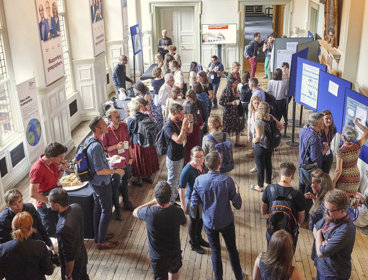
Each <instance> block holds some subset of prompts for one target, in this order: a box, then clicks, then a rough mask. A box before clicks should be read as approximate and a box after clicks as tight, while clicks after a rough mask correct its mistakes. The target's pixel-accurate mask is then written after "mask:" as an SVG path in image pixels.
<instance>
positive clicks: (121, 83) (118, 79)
mask: <svg viewBox="0 0 368 280" xmlns="http://www.w3.org/2000/svg"><path fill="white" fill-rule="evenodd" d="M127 63H128V58H127V56H126V55H121V56H120V57H119V63H118V64H116V66H115V68H114V71H113V72H112V82H113V83H114V88H115V93H116V97H118V95H119V90H120V89H121V88H123V89H126V81H128V82H131V83H132V84H133V83H134V81H133V80H132V79H130V78H129V77H127V75H126V66H125V65H126V64H127Z"/></svg>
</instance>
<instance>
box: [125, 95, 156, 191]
mask: <svg viewBox="0 0 368 280" xmlns="http://www.w3.org/2000/svg"><path fill="white" fill-rule="evenodd" d="M148 104H149V103H148V102H147V101H146V100H145V99H144V98H142V97H135V98H134V99H132V101H130V102H129V104H128V106H129V110H130V116H131V117H130V118H128V119H127V125H128V130H129V133H130V137H131V139H132V144H133V156H134V160H133V164H132V168H133V176H135V177H136V178H137V179H136V180H135V181H133V182H132V183H133V185H136V186H140V187H141V186H143V182H142V181H145V182H147V183H149V184H152V183H153V180H152V175H153V174H154V173H155V172H156V171H157V170H158V169H159V165H158V158H157V152H156V148H155V146H149V147H142V146H141V145H139V143H138V141H139V140H138V139H139V137H140V134H138V128H139V125H138V124H139V122H142V121H143V120H144V119H145V118H149V115H148V114H146V111H147V107H146V106H147V105H148Z"/></svg>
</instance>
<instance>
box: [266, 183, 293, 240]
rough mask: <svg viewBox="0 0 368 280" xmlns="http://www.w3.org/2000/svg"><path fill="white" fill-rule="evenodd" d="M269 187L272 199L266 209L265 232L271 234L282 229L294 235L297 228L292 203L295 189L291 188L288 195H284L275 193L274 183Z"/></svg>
mask: <svg viewBox="0 0 368 280" xmlns="http://www.w3.org/2000/svg"><path fill="white" fill-rule="evenodd" d="M269 188H271V189H270V190H271V195H272V201H270V207H269V209H268V216H267V232H268V233H269V234H270V236H272V234H273V233H274V232H276V231H278V230H280V229H284V230H286V231H287V232H289V233H290V234H291V236H293V237H294V236H295V234H296V233H297V232H298V229H299V226H298V222H297V220H296V218H295V216H294V213H293V205H292V204H293V198H294V197H295V193H296V190H294V189H292V191H291V192H290V193H289V194H288V196H287V197H284V196H280V195H277V193H276V192H277V190H276V187H275V185H270V186H269Z"/></svg>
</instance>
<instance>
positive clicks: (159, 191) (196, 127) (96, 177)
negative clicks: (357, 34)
mask: <svg viewBox="0 0 368 280" xmlns="http://www.w3.org/2000/svg"><path fill="white" fill-rule="evenodd" d="M162 35H163V37H162V38H161V39H160V41H159V44H158V52H159V53H158V54H157V55H156V56H155V57H156V59H157V61H158V66H157V67H155V68H154V69H153V79H152V87H153V91H152V92H150V91H149V90H148V88H147V87H146V86H145V85H144V84H143V83H141V82H138V83H136V84H135V86H134V88H135V97H133V98H132V99H131V101H130V102H129V117H128V118H127V119H125V120H122V118H121V115H120V113H119V111H118V110H117V109H115V108H110V109H109V110H108V111H107V112H106V114H105V118H103V117H101V116H96V117H94V118H93V119H92V120H91V121H90V123H89V127H90V130H91V132H92V136H91V137H90V138H89V139H87V141H86V146H87V148H86V157H87V160H88V165H89V169H90V173H91V180H90V181H89V184H90V186H91V187H92V188H93V191H94V193H93V195H94V209H93V227H94V236H95V242H96V244H97V245H96V246H97V249H99V250H105V249H112V248H115V247H116V246H118V241H117V238H116V236H114V234H113V233H109V232H108V230H107V229H108V225H109V223H110V220H111V217H112V215H113V216H114V218H115V219H116V220H121V219H122V215H121V208H123V209H125V210H127V211H132V212H133V215H134V216H135V217H137V218H139V219H141V220H144V221H145V222H146V224H147V234H148V242H149V249H148V251H149V255H150V263H151V268H152V271H153V275H154V278H155V279H177V278H178V276H179V270H180V268H181V266H182V255H181V244H180V225H185V224H186V215H188V216H189V226H188V233H189V237H190V241H189V243H190V245H191V248H192V250H193V251H195V252H196V253H198V254H205V253H206V250H205V249H204V248H210V249H209V250H210V251H211V259H212V266H213V271H214V276H215V279H223V267H222V260H221V246H220V237H219V236H220V233H221V235H222V237H223V239H224V241H225V244H226V248H227V250H228V254H229V260H230V263H231V267H232V270H233V272H234V276H235V278H236V279H238V280H240V279H244V278H245V276H246V274H245V272H244V271H243V269H242V266H241V263H240V260H239V253H238V250H237V246H236V234H235V232H236V230H235V225H236V223H235V221H234V215H233V212H232V208H231V204H232V205H233V207H234V208H235V209H240V208H241V207H242V198H241V195H240V187H241V186H239V185H238V183H237V182H236V181H235V180H234V179H233V178H232V177H231V174H229V171H231V169H233V168H234V162H233V161H232V160H233V155H232V154H233V151H234V150H235V149H238V151H240V150H241V149H245V146H246V145H249V148H251V149H250V153H249V154H248V157H249V158H254V164H255V168H252V170H251V172H256V173H257V181H256V182H255V183H254V185H252V186H251V188H250V189H251V190H254V191H259V192H263V195H262V201H260V202H259V203H260V206H261V207H260V208H261V213H262V214H263V215H267V224H266V227H267V231H266V240H267V252H264V253H260V255H259V256H258V257H257V259H256V261H255V265H254V271H253V279H304V277H303V275H302V273H301V272H300V271H298V269H297V268H296V267H294V266H293V265H292V259H293V254H294V252H295V250H296V247H297V241H298V233H299V232H298V229H299V226H300V225H302V226H303V225H304V226H305V225H306V227H307V228H310V229H311V231H312V232H311V235H312V234H313V237H314V244H313V248H311V250H312V259H313V260H314V263H315V266H316V268H317V279H349V277H350V273H351V252H352V249H353V246H354V240H355V227H354V225H353V223H352V220H351V218H350V217H349V215H348V208H349V198H350V197H351V196H354V195H355V194H356V192H358V191H359V170H358V169H357V167H356V162H357V159H358V155H359V152H360V149H361V147H362V145H364V143H365V142H366V141H367V139H368V129H367V128H366V127H364V126H363V125H362V124H361V123H360V122H359V121H360V120H359V119H354V122H353V123H354V125H355V126H357V127H358V128H359V129H360V131H361V132H362V133H361V135H360V137H359V139H357V138H358V133H357V131H356V129H355V128H354V127H352V126H345V127H344V129H343V131H342V140H343V144H342V146H341V147H338V148H337V149H336V153H335V154H336V169H335V172H334V175H333V177H332V179H331V177H330V175H329V173H330V169H331V167H332V163H333V158H334V157H333V154H334V153H333V151H332V149H331V143H332V139H333V138H334V137H335V135H336V128H335V126H334V124H333V116H332V114H331V112H329V111H328V110H326V111H323V112H322V113H316V112H312V113H311V114H310V115H309V118H308V122H307V124H306V126H305V127H304V128H302V129H301V131H300V134H299V135H300V146H299V161H298V165H297V167H296V166H295V165H294V163H292V162H283V163H282V164H281V165H280V168H279V181H278V182H277V183H272V180H273V176H272V175H273V174H272V173H273V165H272V161H273V157H275V154H274V150H275V149H276V148H278V144H276V140H275V135H277V131H279V130H281V129H282V128H283V127H284V126H287V105H288V92H287V88H288V85H287V84H288V71H287V69H288V65H286V64H285V65H284V66H285V67H283V68H284V69H279V68H278V69H276V70H275V71H274V72H273V73H271V71H269V70H270V68H269V67H268V66H267V67H268V68H265V70H266V71H267V77H268V78H271V76H272V80H271V79H270V81H269V82H268V86H267V91H265V90H264V89H262V88H261V87H260V85H259V81H258V79H257V78H255V77H254V74H255V71H256V65H257V56H258V49H259V48H261V47H262V46H264V50H265V51H266V50H267V51H268V52H270V51H272V44H273V41H274V38H275V36H276V35H275V34H274V33H273V34H270V36H269V37H268V39H267V41H262V43H261V42H260V35H259V33H256V34H255V35H254V41H252V43H251V45H250V47H247V50H246V51H247V52H248V53H249V55H248V57H249V58H250V63H251V72H247V71H245V72H244V73H243V75H241V74H240V64H239V63H238V62H234V63H233V65H232V70H231V72H230V73H229V74H228V76H227V82H226V86H225V88H224V89H223V90H222V92H221V93H219V94H218V89H219V85H220V81H221V78H223V77H224V67H223V65H222V64H221V62H220V61H219V60H218V58H217V57H216V56H212V58H211V62H210V63H209V65H208V67H206V68H205V69H204V70H201V68H200V67H199V65H198V63H196V62H192V64H191V69H190V73H189V79H188V81H185V79H184V75H183V73H182V71H181V63H182V62H181V60H180V56H179V55H178V54H177V53H176V47H175V46H173V45H172V40H171V39H170V38H169V37H167V31H166V30H164V31H163V32H162ZM126 63H127V58H126V57H125V56H122V57H121V58H120V63H119V64H118V65H117V66H116V68H115V71H114V75H113V81H114V85H115V90H116V94H117V95H118V96H119V95H120V94H122V93H123V92H124V91H125V89H126V81H131V80H130V79H129V78H128V77H127V76H126V69H125V64H126ZM266 64H267V61H266ZM186 88H187V90H186ZM122 89H124V91H123V90H122ZM269 95H271V96H273V98H274V100H275V103H274V104H269V102H267V101H269V100H270V99H269V98H267V97H268V96H269ZM217 96H218V97H219V98H218V99H217ZM218 105H220V106H222V110H223V111H222V116H221V114H218V111H219V110H216V108H217V107H218ZM271 107H272V108H271ZM271 109H272V110H271ZM282 117H283V118H284V123H281V122H280V121H281V118H282ZM231 136H235V142H234V145H232V143H231ZM242 136H247V137H244V139H247V141H244V140H242V139H243V138H242ZM158 142H159V143H158ZM245 142H248V143H247V144H246V143H245ZM158 144H159V145H160V147H161V148H162V147H164V148H165V152H164V153H161V152H160V153H158ZM233 146H234V149H233ZM160 151H161V149H160ZM66 152H67V148H66V147H65V146H63V145H61V144H59V143H51V144H49V145H48V146H47V147H46V149H45V153H44V154H43V155H41V156H40V158H39V159H38V160H37V161H36V162H35V163H34V164H33V166H32V168H31V171H30V187H29V190H30V194H31V197H32V198H34V199H35V200H36V206H37V210H36V209H35V207H34V206H33V205H32V204H30V203H23V199H22V194H21V193H20V192H19V191H18V190H15V189H13V190H9V191H8V192H7V193H6V195H5V201H6V204H7V208H6V209H5V210H4V211H3V212H1V214H0V242H1V243H2V244H1V245H0V277H1V276H5V277H6V278H7V279H18V278H14V277H17V275H25V274H24V273H27V275H35V278H34V279H43V278H42V277H44V275H50V274H52V272H53V265H52V262H51V260H50V258H49V253H48V250H49V251H50V252H53V251H54V250H55V246H56V244H53V243H52V242H51V239H50V237H56V238H57V243H58V246H57V247H58V252H59V255H60V261H61V274H62V279H88V275H87V268H86V266H87V263H88V258H87V253H86V249H85V247H84V243H83V237H84V232H83V212H82V209H81V207H80V206H79V205H77V204H71V205H69V203H68V194H67V192H66V191H65V190H64V189H62V188H60V187H58V180H59V179H60V178H61V176H63V174H64V171H65V169H66V168H67V166H68V162H67V161H65V159H64V155H65V153H66ZM225 153H226V154H225ZM159 154H165V155H166V168H167V180H166V181H159V182H157V184H156V185H155V187H154V198H153V199H152V200H151V201H149V202H147V203H145V204H143V205H141V206H138V207H135V206H133V204H132V203H131V202H130V199H129V193H128V184H129V181H130V178H131V177H134V179H132V180H131V182H132V184H133V185H135V186H136V187H142V186H145V185H146V184H149V185H152V184H153V175H154V174H155V173H156V172H157V171H158V170H159ZM115 156H118V157H119V158H120V161H118V162H114V163H111V162H109V160H111V159H112V158H114V157H115ZM250 160H251V159H250ZM231 161H232V162H231ZM225 165H226V168H224V167H225ZM228 166H230V169H227V167H228ZM297 170H298V171H299V186H298V187H296V185H295V182H293V180H294V178H295V173H296V171H297ZM120 194H121V195H122V202H123V203H122V204H120V201H119V199H120ZM177 202H179V203H177ZM112 209H114V211H112ZM203 229H204V232H205V233H206V236H207V238H206V237H205V236H204V235H203V232H202V231H203ZM206 239H207V240H208V241H207V240H206ZM13 260H14V261H13ZM9 263H11V264H12V265H7V264H9ZM25 263H26V264H27V265H24V264H25ZM16 267H17V268H16ZM28 273H29V274H28ZM36 275H37V276H36ZM12 277H13V278H12Z"/></svg>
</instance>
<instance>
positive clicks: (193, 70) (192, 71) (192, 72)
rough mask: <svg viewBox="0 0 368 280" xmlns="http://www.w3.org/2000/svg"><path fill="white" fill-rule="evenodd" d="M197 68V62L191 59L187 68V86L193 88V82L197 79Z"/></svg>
mask: <svg viewBox="0 0 368 280" xmlns="http://www.w3.org/2000/svg"><path fill="white" fill-rule="evenodd" d="M197 69H198V63H197V62H195V61H192V62H191V63H190V68H189V88H190V89H192V88H193V83H194V82H196V81H197Z"/></svg>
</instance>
